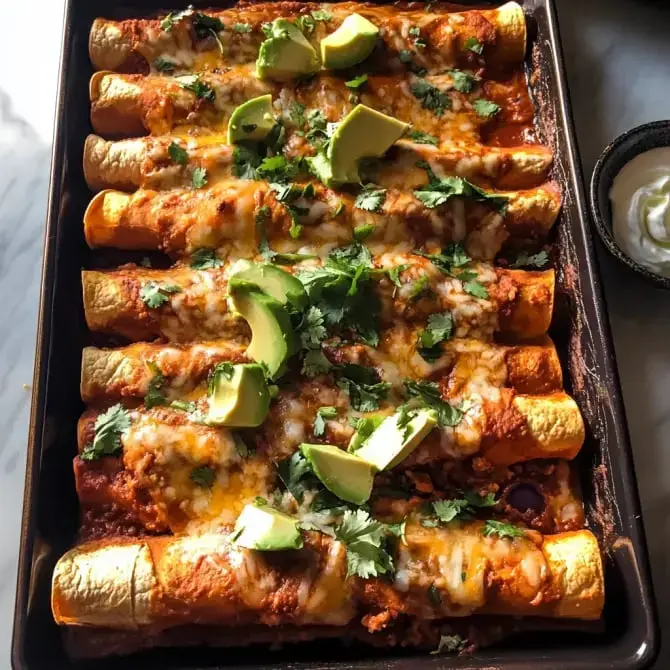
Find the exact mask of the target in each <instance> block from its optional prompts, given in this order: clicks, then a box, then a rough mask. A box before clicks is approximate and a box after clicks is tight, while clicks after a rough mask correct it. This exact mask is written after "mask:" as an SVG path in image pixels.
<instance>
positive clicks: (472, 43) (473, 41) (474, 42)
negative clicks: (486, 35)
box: [463, 37, 484, 56]
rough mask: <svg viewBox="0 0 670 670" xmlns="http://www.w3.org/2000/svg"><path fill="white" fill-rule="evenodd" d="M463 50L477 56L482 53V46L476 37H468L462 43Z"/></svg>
mask: <svg viewBox="0 0 670 670" xmlns="http://www.w3.org/2000/svg"><path fill="white" fill-rule="evenodd" d="M463 49H465V50H466V51H472V52H473V53H476V54H478V55H479V56H481V55H482V53H484V45H483V44H482V43H481V42H480V41H479V40H478V39H477V38H476V37H468V39H467V40H465V42H464V43H463Z"/></svg>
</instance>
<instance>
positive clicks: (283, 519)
mask: <svg viewBox="0 0 670 670" xmlns="http://www.w3.org/2000/svg"><path fill="white" fill-rule="evenodd" d="M233 537H234V538H235V539H234V540H233V542H234V544H236V545H237V546H238V547H245V548H247V549H257V550H258V551H282V550H284V549H300V548H301V547H302V536H301V535H300V530H299V528H298V519H296V518H294V517H292V516H289V515H288V514H284V513H283V512H280V511H278V510H276V509H274V508H273V507H270V506H269V505H261V506H257V505H245V506H244V509H243V510H242V513H241V514H240V516H239V517H237V523H236V524H235V530H234V531H233Z"/></svg>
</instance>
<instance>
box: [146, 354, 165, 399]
mask: <svg viewBox="0 0 670 670" xmlns="http://www.w3.org/2000/svg"><path fill="white" fill-rule="evenodd" d="M147 366H148V368H149V370H151V373H152V374H153V377H152V378H151V379H150V380H149V387H148V388H147V394H146V395H145V396H144V406H145V407H146V408H147V409H151V408H152V407H155V406H156V405H165V404H166V402H167V399H166V397H165V394H164V393H163V392H162V391H161V387H162V386H163V384H165V376H164V375H163V373H162V372H161V371H160V369H159V368H158V366H157V365H156V364H155V363H154V362H149V363H147Z"/></svg>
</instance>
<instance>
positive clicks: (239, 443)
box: [232, 431, 256, 458]
mask: <svg viewBox="0 0 670 670" xmlns="http://www.w3.org/2000/svg"><path fill="white" fill-rule="evenodd" d="M232 435H233V441H234V442H235V450H236V451H237V453H238V454H239V455H240V456H241V457H242V458H249V457H250V456H253V455H254V453H255V452H256V450H255V449H254V448H253V447H250V446H249V445H248V444H247V443H246V442H245V441H244V440H243V439H242V438H241V437H240V436H239V435H238V434H237V433H236V432H234V431H233V433H232Z"/></svg>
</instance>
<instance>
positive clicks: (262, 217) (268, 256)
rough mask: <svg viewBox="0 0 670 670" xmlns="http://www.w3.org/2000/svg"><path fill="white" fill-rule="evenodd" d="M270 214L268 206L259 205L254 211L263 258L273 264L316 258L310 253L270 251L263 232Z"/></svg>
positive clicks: (292, 262) (289, 263) (285, 263)
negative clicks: (256, 210)
mask: <svg viewBox="0 0 670 670" xmlns="http://www.w3.org/2000/svg"><path fill="white" fill-rule="evenodd" d="M270 215H271V211H270V208H269V207H261V208H260V209H259V210H258V212H256V235H257V236H258V250H259V251H260V254H261V256H262V257H263V259H264V260H266V261H267V262H268V263H274V264H275V265H294V264H295V263H299V262H300V261H304V260H307V259H309V258H316V256H313V255H312V254H290V253H289V254H282V253H279V252H277V251H272V249H271V248H270V244H269V243H268V238H267V234H266V232H265V226H266V224H267V222H268V221H269V219H270Z"/></svg>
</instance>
